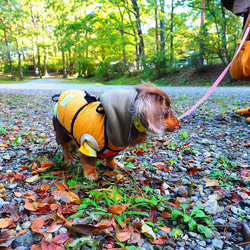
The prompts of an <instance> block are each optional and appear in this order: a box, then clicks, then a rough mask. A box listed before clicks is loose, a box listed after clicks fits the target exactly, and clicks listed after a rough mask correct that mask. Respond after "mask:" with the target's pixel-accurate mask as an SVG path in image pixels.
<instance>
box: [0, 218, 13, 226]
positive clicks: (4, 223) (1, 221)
mask: <svg viewBox="0 0 250 250" xmlns="http://www.w3.org/2000/svg"><path fill="white" fill-rule="evenodd" d="M12 222H13V219H12V218H2V219H0V228H6V227H8V226H9V225H11V224H12Z"/></svg>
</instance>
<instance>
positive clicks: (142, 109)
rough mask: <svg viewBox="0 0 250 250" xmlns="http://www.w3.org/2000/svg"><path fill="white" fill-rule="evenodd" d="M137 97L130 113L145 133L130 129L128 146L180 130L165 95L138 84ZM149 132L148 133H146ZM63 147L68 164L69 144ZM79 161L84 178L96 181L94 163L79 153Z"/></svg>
mask: <svg viewBox="0 0 250 250" xmlns="http://www.w3.org/2000/svg"><path fill="white" fill-rule="evenodd" d="M135 89H136V91H137V92H138V95H137V97H136V100H135V103H134V108H133V110H132V113H133V114H135V115H137V117H138V118H139V120H140V121H141V123H142V125H143V126H144V127H145V128H147V132H139V131H138V130H137V129H136V128H135V127H134V126H132V129H131V137H130V140H129V145H128V146H135V145H137V144H140V143H143V142H145V141H146V140H147V138H148V136H149V133H151V134H164V133H166V132H173V131H175V130H177V129H179V128H180V123H179V121H178V119H177V118H176V117H175V116H174V115H173V113H172V110H171V102H170V100H169V98H168V96H167V94H166V93H164V92H163V91H161V90H160V89H159V88H157V87H156V86H155V85H153V84H145V83H143V84H140V85H138V86H137V87H135ZM148 132H149V133H148ZM62 146H63V152H64V156H65V157H64V162H65V163H66V164H70V163H72V162H73V161H74V158H73V157H72V155H71V153H70V142H68V143H65V144H63V145H62ZM80 159H81V163H82V166H83V170H84V176H85V177H86V178H88V179H93V180H97V179H98V174H97V172H96V161H97V159H96V158H94V157H89V156H86V155H83V154H81V153H80ZM106 164H107V165H108V166H109V167H110V168H112V169H122V168H123V165H122V164H121V163H119V162H117V161H116V160H115V159H114V158H108V159H106Z"/></svg>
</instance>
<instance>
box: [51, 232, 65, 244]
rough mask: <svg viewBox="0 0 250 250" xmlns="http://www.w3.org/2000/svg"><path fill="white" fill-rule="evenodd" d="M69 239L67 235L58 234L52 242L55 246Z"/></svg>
mask: <svg viewBox="0 0 250 250" xmlns="http://www.w3.org/2000/svg"><path fill="white" fill-rule="evenodd" d="M68 238H69V233H62V234H58V235H57V236H56V237H54V238H53V240H52V242H53V243H57V244H63V243H64V242H66V241H67V240H68Z"/></svg>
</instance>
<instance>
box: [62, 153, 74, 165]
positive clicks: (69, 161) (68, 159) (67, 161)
mask: <svg viewBox="0 0 250 250" xmlns="http://www.w3.org/2000/svg"><path fill="white" fill-rule="evenodd" d="M64 163H65V164H66V165H68V166H70V165H75V159H74V158H73V156H72V155H70V156H69V157H66V156H65V157H64Z"/></svg>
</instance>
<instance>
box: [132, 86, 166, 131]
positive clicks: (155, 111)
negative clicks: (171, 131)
mask: <svg viewBox="0 0 250 250" xmlns="http://www.w3.org/2000/svg"><path fill="white" fill-rule="evenodd" d="M135 89H136V91H137V92H138V95H137V97H136V101H135V114H136V116H137V117H138V118H139V119H140V121H141V123H142V124H143V125H144V126H145V127H146V128H147V129H148V130H149V131H150V132H153V133H156V134H161V133H162V132H163V123H162V118H163V117H164V113H165V112H164V110H165V109H166V108H169V106H170V101H169V99H168V97H167V95H166V94H165V93H164V92H163V91H161V90H160V89H159V88H157V87H156V86H155V85H153V84H150V83H149V84H146V83H145V82H143V83H142V84H139V85H138V86H136V87H135ZM166 103H169V105H168V106H166Z"/></svg>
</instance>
